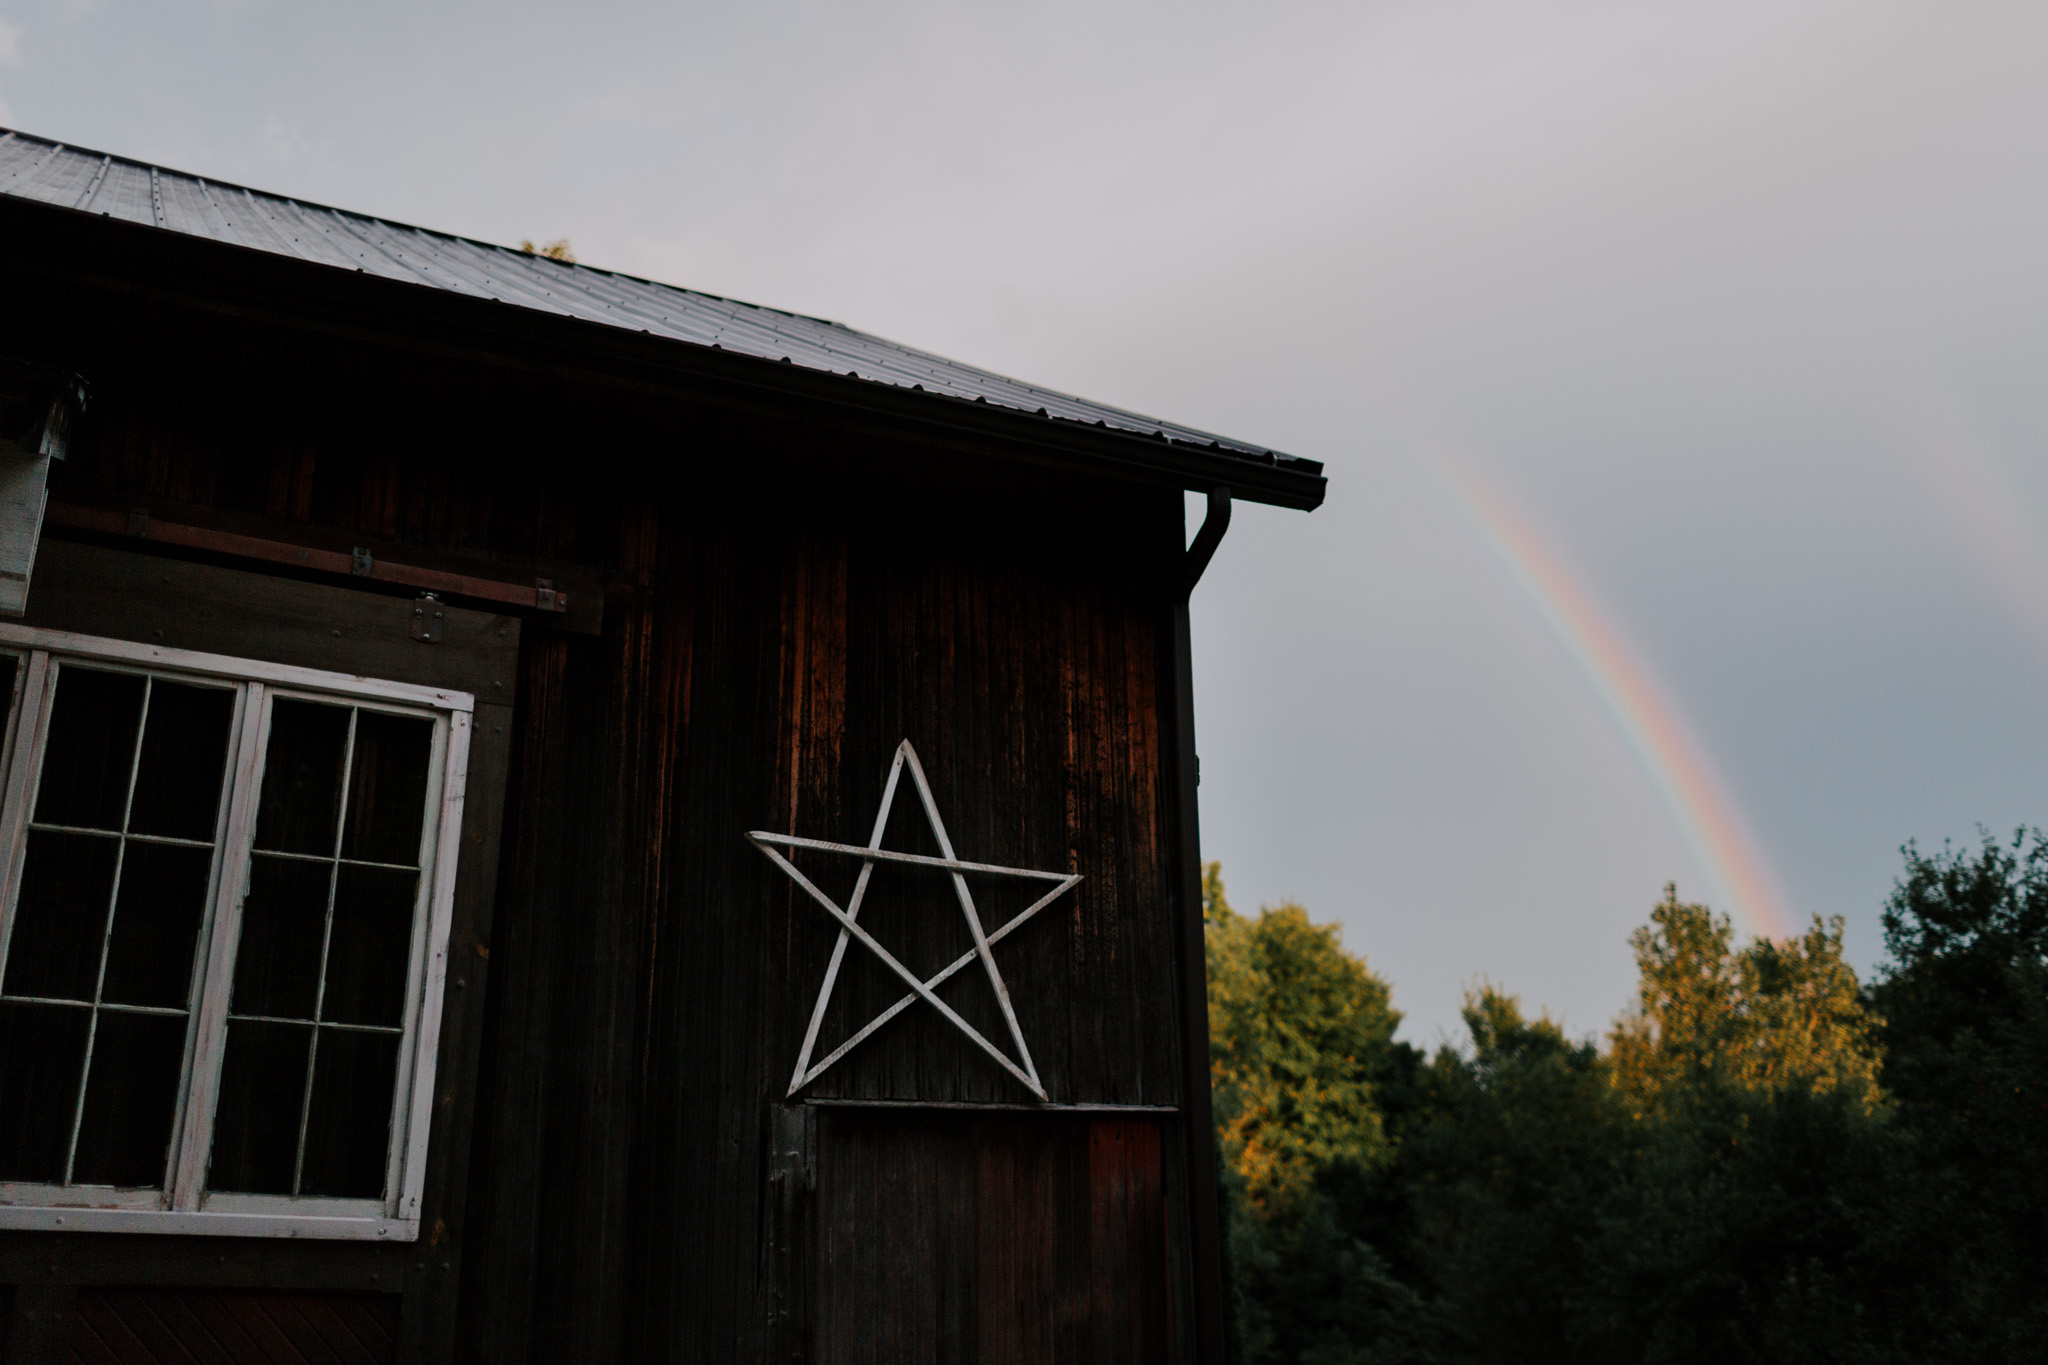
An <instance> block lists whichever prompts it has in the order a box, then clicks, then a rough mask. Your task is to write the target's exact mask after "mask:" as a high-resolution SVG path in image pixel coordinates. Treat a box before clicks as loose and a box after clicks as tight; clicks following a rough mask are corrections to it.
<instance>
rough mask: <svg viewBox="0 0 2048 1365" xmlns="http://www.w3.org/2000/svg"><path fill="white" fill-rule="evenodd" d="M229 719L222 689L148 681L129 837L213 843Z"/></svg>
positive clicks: (229, 701) (228, 699) (230, 701)
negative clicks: (163, 836)
mask: <svg viewBox="0 0 2048 1365" xmlns="http://www.w3.org/2000/svg"><path fill="white" fill-rule="evenodd" d="M234 716H235V694H234V693H233V692H231V691H229V690H228V689H226V688H223V687H191V686H188V685H186V684H185V683H175V682H166V681H164V680H163V679H162V678H158V679H156V680H155V681H154V682H153V683H151V685H150V689H149V719H148V720H147V721H146V722H144V724H143V730H142V762H141V765H140V766H139V767H138V768H137V769H136V773H135V800H134V802H133V803H132V804H131V805H130V807H129V811H128V829H129V832H130V833H133V834H168V835H172V836H174V837H176V838H180V839H205V840H208V841H209V842H210V841H211V840H212V839H213V832H214V828H215V825H216V822H217V819H218V817H219V814H220V796H221V778H222V777H223V776H225V774H226V772H227V766H228V730H229V728H230V726H231V724H232V723H233V721H234Z"/></svg>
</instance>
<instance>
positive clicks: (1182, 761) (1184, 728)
mask: <svg viewBox="0 0 2048 1365" xmlns="http://www.w3.org/2000/svg"><path fill="white" fill-rule="evenodd" d="M1229 527H1230V490H1229V489H1228V488H1226V487H1223V486H1221V485H1218V486H1216V487H1214V488H1211V489H1210V490H1209V512H1208V515H1207V516H1206V517H1205V518H1204V519H1203V521H1202V526H1201V529H1200V530H1199V531H1197V532H1196V533H1195V539H1194V542H1193V543H1192V544H1190V545H1189V546H1188V549H1187V556H1186V558H1185V559H1183V560H1182V578H1181V584H1180V591H1179V592H1178V593H1176V594H1175V595H1174V606H1173V641H1172V648H1173V674H1174V685H1175V695H1174V720H1175V728H1176V729H1177V730H1178V732H1179V733H1178V735H1177V737H1176V738H1177V741H1178V742H1177V744H1176V750H1175V753H1176V765H1175V766H1176V769H1177V774H1178V777H1179V786H1180V820H1179V831H1180V866H1179V867H1178V868H1176V869H1175V872H1176V874H1177V876H1178V878H1179V882H1180V902H1181V934H1180V939H1181V954H1180V959H1181V961H1180V968H1181V971H1180V977H1181V979H1180V994H1181V1050H1182V1063H1183V1072H1182V1082H1181V1088H1182V1102H1181V1114H1182V1115H1183V1117H1184V1119H1185V1121H1186V1125H1187V1130H1186V1142H1187V1160H1188V1206H1189V1207H1188V1216H1189V1221H1190V1224H1191V1226H1190V1228H1189V1233H1190V1237H1189V1241H1190V1243H1191V1245H1190V1248H1189V1249H1190V1251H1191V1253H1192V1255H1193V1257H1194V1279H1195V1303H1194V1310H1195V1359H1196V1360H1197V1361H1199V1362H1200V1365H1224V1360H1225V1341H1226V1332H1227V1320H1226V1318H1225V1314H1226V1312H1227V1311H1228V1308H1227V1305H1225V1304H1224V1302H1223V1224H1222V1214H1221V1205H1220V1202H1219V1200H1218V1197H1217V1189H1216V1171H1217V1165H1216V1121H1215V1115H1214V1113H1213V1111H1212V1109H1211V1104H1210V1096H1209V990H1208V970H1207V965H1206V963H1207V955H1206V953H1205V951H1204V934H1203V921H1202V847H1201V845H1202V840H1201V819H1200V815H1201V812H1200V809H1199V803H1198V802H1197V800H1196V791H1195V789H1196V787H1197V786H1198V785H1199V783H1200V782H1201V766H1200V764H1201V760H1200V759H1199V758H1198V757H1197V756H1196V754H1195V679H1194V634H1193V629H1192V625H1191V622H1190V619H1189V614H1188V602H1189V598H1190V596H1191V595H1192V594H1193V592H1194V590H1195V584H1196V583H1198V582H1200V581H1201V577H1202V573H1203V571H1204V570H1206V569H1207V568H1208V567H1209V561H1210V560H1211V559H1213V558H1215V555H1216V547H1217V546H1219V545H1221V544H1222V543H1223V533H1224V532H1225V531H1226V530H1228V529H1229Z"/></svg>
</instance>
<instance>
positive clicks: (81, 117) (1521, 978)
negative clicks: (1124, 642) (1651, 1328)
mask: <svg viewBox="0 0 2048 1365" xmlns="http://www.w3.org/2000/svg"><path fill="white" fill-rule="evenodd" d="M2044 53H2048V7H2043V6H2041V5H2039V4H2038V3H1999V2H1997V0H1955V2H1954V3H1949V4H1944V5H1927V4H1925V3H1918V2H1917V0H1855V2H1854V3H1851V2H1850V0H1715V2H1714V3H1706V2H1705V0H1698V2H1696V3H1689V4H1680V3H1644V2H1643V0H1569V2H1565V0H1383V2H1379V3H1374V2H1372V0H1354V2H1353V3H1348V4H1335V3H1330V4H1324V3H1272V2H1270V0H1269V3H1267V4H1264V5H1261V6H1256V7H1254V6H1247V5H1228V6H1226V5H1220V4H1212V3H1205V2H1203V0H1195V2H1193V3H1191V2H1190V0H1180V2H1179V3H1174V4H1130V5H1114V4H1105V3H1100V2H1098V3H1091V4H1059V3H1054V4H1036V5H1033V4H1017V3H1012V4H1008V5H1002V6H995V5H972V4H965V3H958V2H957V0H956V3H952V4H944V5H942V4H916V3H883V2H880V0H872V2H871V3H869V4H865V5H858V6H855V5H845V4H796V3H779V2H777V0H766V2H762V3H754V4H748V5H723V6H718V7H715V8H714V7H710V6H685V5H663V6H655V5H634V4H624V3H613V4H606V3H585V4H582V5H574V6H563V5H559V4H553V5H547V6H539V5H531V4H524V3H499V4H493V5H488V6H486V5H468V4H439V5H436V4H421V3H418V0H414V2H413V3H408V4H403V5H400V4H392V3H384V2H383V0H358V3H355V4H352V5H345V6H344V5H323V6H317V7H316V6H307V5H289V4H283V3H267V2H266V0H214V2H213V3H194V2H191V0H183V2H181V0H162V2H160V3H153V4H141V3H115V2H114V0H48V3H37V2H36V0H0V122H6V123H9V124H11V125H13V126H16V127H19V128H22V129H25V130H27V131H31V132H35V133H40V134H44V135H47V136H52V137H57V138H63V139H66V140H69V141H73V142H76V143H80V144H83V145H86V146H91V147H97V148H100V149H102V150H108V151H117V152H122V153H125V154H128V155H132V156H138V157H144V158H149V159H154V160H157V161H161V162H163V163H166V164H170V165H174V166H177V167H179V168H182V169H186V170H191V171H196V172H199V173H201V174H205V175H210V176H215V177H219V178H222V179H229V180H237V181H241V182H244V183H249V184H254V185H257V186H260V187H262V188H265V189H270V190H275V191H279V192H282V193H286V194H293V195H298V196H302V197H305V198H309V199H315V200H319V201H322V202H326V203H331V204H336V205H340V206H342V207H346V208H352V209H358V210H362V211H365V212H370V213H375V214H380V215H383V216H387V217H391V218H396V219H400V220H403V221H407V222H412V223H418V224H421V225H424V226H429V227H435V228H442V229H446V230H449V231H454V232H460V233H463V234H466V235H470V236H475V237H481V238H485V239H488V240H495V241H516V240H517V239H519V238H521V237H535V238H545V237H554V236H558V235H563V234H566V235H568V236H569V237H571V238H572V239H573V240H574V242H575V245H576V249H577V251H578V253H579V255H580V256H581V257H582V259H584V260H585V261H588V262H590V263H593V264H597V265H603V266H608V267H612V268H615V269H620V270H626V271H630V272H633V273H636V274H643V275H649V276H652V277H654V278H657V279H662V280H667V281H670V282H672V283H677V284H687V285H690V286H693V287H696V288H700V289H707V290H711V291H714V292H719V293H726V294H731V295H735V296H738V297H741V298H746V299H750V300H753V301H756V302H761V303H768V304H774V305H776V306H779V307H785V308H792V309H797V310H800V311H803V312H809V313H816V314H822V315H825V316H828V317H833V318H837V319H840V320H842V321H845V322H848V323H851V324H852V325H854V326H857V327H862V328H865V329H867V330H870V331H875V332H880V333H882V334H883V335H885V336H890V337H894V338H897V339H899V340H903V341H908V342H911V343H914V344H917V345H920V346H924V347H927V348H930V349H933V350H937V351H940V352H942V353H947V354H951V355H954V356H957V357H959V358H961V359H964V360H969V361H972V362H975V363H977V364H981V365H985V366H988V367H990V368H993V369H997V370H1001V371H1004V372H1007V373H1011V374H1015V375H1017V376H1019V377H1021V378H1025V379H1030V380H1033V381H1037V382H1041V383H1047V384H1053V385H1058V386H1060V387H1063V388H1067V389H1070V390H1073V391H1075V392H1078V393H1081V394H1084V395H1087V396H1090V397H1094V398H1099V399H1102V400H1105V401H1109V402H1113V403H1118V404H1121V405H1124V406H1129V407H1135V408H1138V409H1140V410H1147V411H1153V412H1157V413H1160V414H1163V415H1168V416H1171V417H1173V418H1175V419H1177V420H1181V421H1186V422H1190V423H1195V424H1198V425H1203V426H1207V427H1210V428H1212V429H1215V430H1219V431H1224V432H1228V433H1230V434H1231V435H1234V436H1240V437H1244V438H1247V439H1251V440H1257V441H1263V442H1268V443H1271V444H1273V445H1275V446H1277V447H1279V448H1281V449H1284V450H1288V451H1292V452H1296V453H1299V454H1303V455H1309V456H1313V457H1315V458H1318V459H1321V460H1324V461H1326V462H1327V463H1328V465H1329V473H1330V476H1331V491H1330V501H1329V503H1328V505H1327V506H1326V507H1324V508H1323V509H1322V510H1320V511H1318V512H1316V513H1314V514H1313V515H1310V516H1306V517H1304V516H1301V515H1299V514H1295V513H1282V512H1275V511H1271V510H1269V509H1263V508H1245V509H1242V510H1240V512H1239V515H1238V518H1237V521H1236V522H1235V524H1234V526H1233V529H1232V532H1231V535H1230V538H1229V539H1228V540H1227V541H1226V542H1225V545H1224V548H1223V551H1222V553H1221V554H1220V555H1219V556H1218V558H1217V561H1216V564H1215V566H1214V568H1212V570H1211V571H1210V575H1209V578H1208V579H1207V580H1206V581H1205V582H1204V584H1203V586H1202V588H1201V589H1200V591H1199V593H1198V595H1197V599H1196V632H1197V644H1196V647H1197V654H1198V668H1199V674H1198V688H1199V692H1198V699H1199V716H1200V725H1201V745H1202V754H1203V777H1204V783H1203V801H1204V832H1205V836H1206V837H1205V844H1206V851H1207V852H1208V853H1209V854H1210V856H1214V857H1220V858H1222V860H1223V862H1224V867H1225V873H1226V876H1227V878H1228V880H1229V883H1230V887H1231V891H1232V895H1233V899H1235V900H1237V901H1238V902H1239V903H1240V904H1255V903H1258V902H1262V901H1274V900H1278V899H1280V898H1283V897H1294V898H1298V899H1300V900H1301V901H1303V902H1304V903H1306V904H1307V905H1308V907H1309V908H1310V911H1311V913H1313V914H1314V915H1315V916H1316V917H1317V918H1320V919H1337V920H1340V921H1342V923H1343V924H1344V926H1345V939H1346V942H1347V943H1348V945H1349V946H1350V947H1352V948H1353V949H1355V950H1357V951H1361V952H1363V953H1365V954H1366V955H1367V956H1368V957H1369V958H1370V959H1371V961H1372V963H1373V965H1374V966H1375V967H1376V968H1377V969H1379V970H1381V971H1382V972H1384V973H1386V974H1387V975H1388V976H1389V977H1390V978H1391V980H1392V981H1393V984H1394V990H1395V1001H1396V1004H1397V1005H1399V1006H1400V1007H1401V1008H1403V1009H1405V1010H1406V1011H1407V1012H1408V1015H1409V1025H1408V1034H1409V1036H1411V1037H1413V1038H1415V1039H1416V1040H1417V1041H1421V1042H1430V1041H1433V1040H1434V1039H1436V1038H1437V1037H1438V1036H1440V1035H1441V1034H1443V1033H1445V1032H1447V1031H1449V1030H1452V1029H1454V1028H1455V1027H1456V1011H1457V1005H1458V1001H1459V997H1460V992H1461V990H1462V989H1463V987H1464V986H1465V985H1466V984H1468V983H1470V982H1472V981H1474V980H1476V979H1477V978H1480V977H1482V976H1483V977H1487V978H1490V979H1492V980H1494V981H1496V982H1499V983H1501V984H1503V985H1505V986H1507V987H1509V988H1510V989H1513V990H1515V991H1518V992H1519V993H1521V994H1522V995H1523V997H1524V999H1525V1001H1526V1002H1527V1003H1529V1004H1531V1005H1544V1006H1548V1007H1550V1008H1551V1009H1553V1010H1554V1011H1556V1012H1558V1013H1560V1014H1561V1015H1563V1016H1564V1018H1565V1019H1566V1021H1567V1023H1568V1024H1569V1025H1570V1026H1571V1027H1572V1028H1574V1029H1576V1030H1579V1031H1592V1030H1594V1029H1598V1028H1601V1027H1603V1026H1604V1025H1605V1023H1606V1022H1607V1020H1608V1019H1609V1018H1610V1017H1611V1016H1612V1014H1613V1013H1614V1012H1615V1010H1617V1009H1618V1008H1619V1007H1621V1006H1622V1005H1623V1004H1625V1003H1626V1000H1627V998H1628V994H1629V991H1630V988H1631V984H1632V969H1631V966H1630V961H1629V956H1628V950H1627V946H1626V942H1625V936H1626V934H1627V931H1628V930H1629V929H1630V928H1631V927H1632V926H1634V925H1635V924H1637V923H1640V922H1641V921H1642V919H1643V918H1644V917H1645V915H1646V913H1647V911H1648V908H1649V906H1650V904H1651V902H1652V901H1653V900H1654V898H1655V897H1656V895H1657V894H1658V892H1659V890H1660V888H1661V887H1662V885H1663V883H1664V882H1665V881H1667V880H1675V881H1676V882H1677V883H1678V885H1679V888H1680V891H1681V894H1685V895H1688V896H1690V897H1695V898H1705V899H1710V900H1712V901H1713V902H1714V903H1716V904H1717V905H1718V906H1720V907H1721V908H1726V909H1732V910H1735V911H1737V912H1738V913H1739V914H1744V915H1750V916H1754V915H1755V914H1757V913H1760V912H1759V911H1757V910H1756V909H1755V908H1754V907H1752V906H1745V905H1744V904H1743V903H1742V897H1743V894H1744V892H1743V887H1742V885H1741V884H1740V883H1741V881H1742V878H1741V877H1740V876H1738V875H1736V874H1735V873H1732V872H1731V870H1730V869H1731V868H1737V867H1738V865H1739V864H1740V863H1741V862H1742V861H1743V859H1744V858H1745V857H1748V858H1751V859H1753V860H1754V864H1755V867H1756V869H1757V871H1756V873H1755V877H1754V883H1755V885H1757V886H1761V887H1765V888H1770V887H1775V891H1771V892H1768V894H1770V895H1774V896H1775V897H1777V898H1778V899H1779V901H1780V902H1781V906H1782V912H1783V914H1784V915H1786V916H1787V917H1788V918H1789V919H1790V920H1792V921H1793V922H1800V921H1803V920H1804V919H1805V918H1806V917H1807V916H1809V915H1812V914H1826V915H1832V914H1841V915H1844V916H1846V917H1847V918H1848V920H1849V924H1850V943H1851V948H1852V953H1853V955H1854V957H1855V959H1856V960H1857V961H1858V963H1859V965H1862V966H1866V967H1867V966H1868V965H1869V964H1871V963H1872V962H1874V961H1875V960H1876V959H1877V957H1878V954H1879V950H1880V946H1881V945H1880V941H1879V929H1878V924H1877V912H1878V909H1879V907H1880V905H1881V903H1882V900H1883V898H1884V896H1885V894H1886V892H1887V890H1888V888H1889V886H1890V883H1891V879H1892V877H1893V875H1894V873H1895V871H1896V869H1897V867H1898V855H1897V848H1898V845H1899V844H1901V843H1902V842H1904V841H1905V840H1907V839H1909V838H1916V839H1918V840H1920V841H1921V842H1922V843H1923V844H1929V843H1932V844H1936V845H1938V844H1939V843H1940V842H1941V841H1942V840H1943V839H1945V838H1955V839H1971V838H1974V833H1973V831H1974V827H1975V825H1976V824H1977V823H1979V822H1983V823H1985V824H1987V825H1989V826H1991V827H1993V828H1994V829H1998V830H2009V829H2010V828H2011V827H2013V826H2014V825H2017V824H2020V823H2022V822H2032V821H2036V820H2044V817H2048V801H2044V795H2048V791H2044V787H2048V724H2044V717H2043V715H2042V707H2041V699H2042V697H2043V694H2044V685H2048V462H2044V460H2043V445H2044V438H2048V385H2044V384H2042V383H2041V382H2040V378H2039V374H2038V372H2039V370H2040V368H2041V363H2042V360H2043V358H2044V356H2048V345H2044V343H2048V307H2044V304H2048V298H2044V295H2048V268H2044V265H2043V254H2042V253H2043V249H2044V248H2043V243H2044V242H2048V157H2043V155H2042V148H2043V146H2044V134H2048V80H2044V79H2043V74H2042V61H2043V54H2044ZM1489 509H1490V510H1489ZM1631 679H1633V681H1631ZM1673 736H1677V738H1673ZM1716 831H1720V833H1719V834H1716ZM1703 832H1704V834H1703ZM1717 839H1718V841H1719V842H1718V843H1717V842H1716V840H1717ZM1745 846H1747V847H1748V848H1749V849H1750V852H1749V853H1748V854H1744V853H1743V848H1744V847H1745Z"/></svg>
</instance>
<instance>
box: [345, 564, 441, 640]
mask: <svg viewBox="0 0 2048 1365" xmlns="http://www.w3.org/2000/svg"><path fill="white" fill-rule="evenodd" d="M356 553H358V554H361V553H362V552H361V551H360V550H358V551H357V552H356ZM412 638H413V639H415V640H418V641H419V642H420V643H421V644H427V645H437V644H439V643H441V599H440V598H438V597H436V596H435V595H434V594H432V593H430V592H423V593H421V594H420V600H419V601H417V602H415V603H413V604H412Z"/></svg>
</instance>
